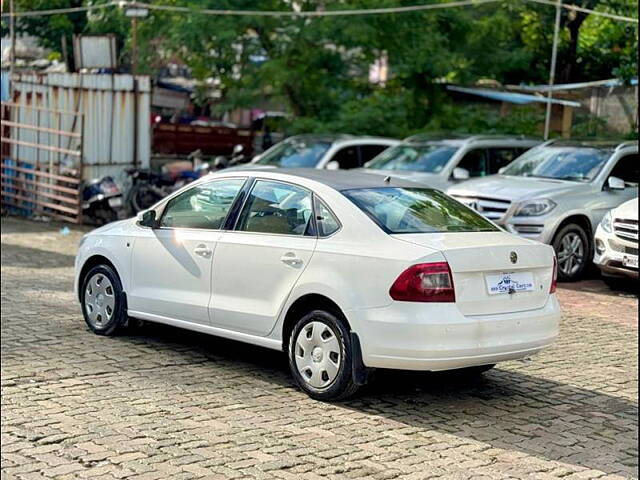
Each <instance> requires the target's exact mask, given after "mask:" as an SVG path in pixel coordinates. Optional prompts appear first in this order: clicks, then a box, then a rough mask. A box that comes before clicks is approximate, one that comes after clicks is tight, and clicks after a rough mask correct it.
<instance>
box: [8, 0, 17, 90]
mask: <svg viewBox="0 0 640 480" xmlns="http://www.w3.org/2000/svg"><path fill="white" fill-rule="evenodd" d="M14 11H15V10H14V4H13V0H9V38H10V39H11V50H10V51H9V85H11V84H12V83H13V69H14V65H15V63H16V25H15V23H16V17H14V16H13V14H14ZM9 88H11V87H9Z"/></svg>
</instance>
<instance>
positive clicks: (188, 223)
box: [160, 178, 245, 230]
mask: <svg viewBox="0 0 640 480" xmlns="http://www.w3.org/2000/svg"><path fill="white" fill-rule="evenodd" d="M244 182H245V179H243V178H233V179H228V180H216V181H213V182H209V183H203V184H201V185H196V186H194V187H193V188H190V189H188V190H187V191H185V192H183V193H181V194H180V195H178V196H176V197H174V198H172V199H171V200H169V202H168V203H167V206H166V207H165V209H164V212H163V215H162V219H161V220H160V227H166V228H201V229H207V230H219V229H221V228H222V227H223V224H224V220H225V218H226V217H227V214H228V213H229V210H230V209H231V206H232V205H233V202H234V200H235V198H236V196H237V195H238V192H239V191H240V189H241V188H242V186H243V185H244Z"/></svg>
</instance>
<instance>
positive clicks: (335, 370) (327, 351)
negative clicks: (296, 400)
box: [288, 310, 359, 401]
mask: <svg viewBox="0 0 640 480" xmlns="http://www.w3.org/2000/svg"><path fill="white" fill-rule="evenodd" d="M288 351H289V367H290V368H291V373H292V375H293V378H294V379H295V381H296V383H297V384H298V386H299V387H300V388H301V389H302V390H304V392H305V393H307V394H308V395H309V396H310V397H311V398H314V399H316V400H322V401H337V400H343V399H345V398H347V397H350V396H352V395H353V394H354V393H355V392H356V391H357V390H358V387H359V386H358V385H357V384H356V383H354V379H353V366H352V361H353V349H352V345H351V335H350V334H349V330H348V329H347V327H346V326H345V323H344V322H343V321H342V320H341V319H340V318H339V317H338V316H336V315H335V314H334V313H331V312H327V311H324V310H313V311H311V312H309V313H307V314H306V315H304V316H303V317H302V318H301V319H300V320H299V321H298V323H296V325H295V326H294V328H293V332H292V333H291V336H290V337H289V348H288Z"/></svg>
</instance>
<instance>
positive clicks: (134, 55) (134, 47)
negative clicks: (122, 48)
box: [131, 17, 138, 75]
mask: <svg viewBox="0 0 640 480" xmlns="http://www.w3.org/2000/svg"><path fill="white" fill-rule="evenodd" d="M137 37H138V19H137V18H136V17H131V75H135V74H136V69H137V68H136V67H137V63H138V38H137Z"/></svg>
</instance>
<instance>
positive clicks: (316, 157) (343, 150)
mask: <svg viewBox="0 0 640 480" xmlns="http://www.w3.org/2000/svg"><path fill="white" fill-rule="evenodd" d="M398 143H399V142H398V140H393V139H391V138H381V137H356V136H352V135H295V136H293V137H289V138H287V139H286V140H283V141H282V142H280V143H277V144H276V145H274V146H273V147H271V148H270V149H268V150H267V151H266V152H264V153H262V154H260V155H258V156H256V157H254V159H253V160H252V162H251V164H252V165H251V166H252V167H255V166H264V167H280V168H327V169H329V170H338V169H343V170H346V169H351V168H358V167H361V166H362V165H364V164H365V163H366V162H368V161H369V160H371V159H372V158H373V157H375V156H376V155H378V154H379V153H380V152H382V151H384V150H386V149H387V148H389V147H390V146H392V145H396V144H398Z"/></svg>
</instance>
